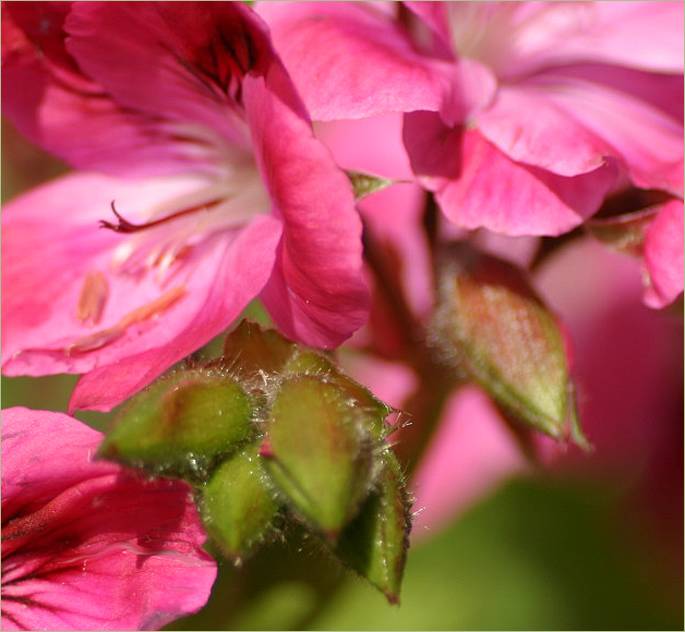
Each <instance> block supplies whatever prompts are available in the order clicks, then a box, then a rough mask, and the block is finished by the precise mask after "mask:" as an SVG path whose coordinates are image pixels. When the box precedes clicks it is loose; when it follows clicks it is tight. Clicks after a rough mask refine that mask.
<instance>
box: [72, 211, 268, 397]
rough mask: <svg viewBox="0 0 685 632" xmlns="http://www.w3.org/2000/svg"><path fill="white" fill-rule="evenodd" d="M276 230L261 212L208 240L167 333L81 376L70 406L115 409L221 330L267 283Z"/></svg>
mask: <svg viewBox="0 0 685 632" xmlns="http://www.w3.org/2000/svg"><path fill="white" fill-rule="evenodd" d="M280 235H281V224H280V222H279V221H278V220H276V219H274V218H273V217H260V218H257V219H255V220H253V221H252V223H250V224H249V225H248V226H246V227H245V228H244V229H243V230H241V231H240V233H239V234H238V235H237V236H236V237H235V239H234V240H233V241H232V242H229V243H226V240H225V237H224V236H222V235H219V236H217V237H218V238H217V239H216V240H214V242H213V243H208V244H206V245H205V248H206V249H207V250H206V252H205V254H204V260H203V261H202V262H201V264H202V265H201V266H200V267H199V268H198V277H199V280H198V281H199V282H201V285H200V283H198V286H194V287H193V289H192V292H193V294H192V298H193V302H192V309H187V310H185V312H184V313H183V314H182V315H179V317H178V318H177V319H174V320H172V319H171V318H170V317H171V313H170V314H169V316H168V317H165V322H164V326H165V329H166V332H165V335H164V337H163V338H162V336H160V338H161V340H159V343H160V344H157V345H156V346H153V347H151V348H147V349H144V348H142V345H141V351H140V352H138V353H130V352H129V353H127V354H126V355H125V356H123V357H121V358H119V359H116V360H114V361H110V363H108V364H106V365H104V366H99V367H97V368H95V369H94V370H92V371H90V372H89V373H87V374H86V375H84V376H83V377H82V378H81V379H80V380H79V382H78V383H77V385H76V388H75V389H74V392H73V393H72V396H71V400H70V401H69V409H70V410H75V409H90V410H109V409H111V408H113V407H114V406H116V405H117V404H119V403H121V402H122V401H123V400H125V399H127V398H128V397H131V396H132V395H133V394H134V393H136V392H137V391H139V390H140V389H142V388H143V387H145V386H147V385H148V384H150V382H152V381H153V380H154V379H155V378H156V377H158V376H159V375H160V374H161V373H163V372H164V371H165V370H166V369H168V368H169V367H170V366H171V365H173V364H175V363H176V362H178V361H180V360H182V359H183V358H185V357H186V356H187V355H189V354H190V353H192V352H193V351H196V350H197V349H199V348H200V347H201V346H203V345H204V344H206V343H207V342H209V341H210V340H211V339H212V338H213V337H214V336H216V335H218V334H219V333H221V332H222V331H223V330H225V329H226V328H227V327H228V326H229V325H230V324H231V322H232V321H233V320H234V319H235V318H236V317H237V316H238V314H240V312H241V311H243V309H245V307H246V306H247V304H248V303H249V302H250V301H251V300H252V299H253V298H254V297H255V296H256V295H257V294H258V293H259V291H260V290H261V288H262V287H263V286H264V284H265V283H266V281H267V279H268V277H269V274H270V273H271V270H272V268H273V265H274V254H275V253H276V251H277V244H278V240H279V238H280ZM222 237H223V239H222ZM189 298H191V297H189ZM169 333H171V335H169ZM154 342H155V341H154V339H152V340H151V343H152V344H154Z"/></svg>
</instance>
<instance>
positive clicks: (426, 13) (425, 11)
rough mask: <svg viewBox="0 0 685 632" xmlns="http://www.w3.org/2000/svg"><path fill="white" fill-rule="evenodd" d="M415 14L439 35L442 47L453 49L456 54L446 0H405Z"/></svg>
mask: <svg viewBox="0 0 685 632" xmlns="http://www.w3.org/2000/svg"><path fill="white" fill-rule="evenodd" d="M403 4H404V5H405V6H406V7H407V8H409V9H410V10H411V11H412V12H413V13H414V14H416V15H417V16H418V17H419V18H420V19H421V20H422V21H423V22H424V23H425V24H426V25H427V26H428V27H429V28H430V29H431V31H432V32H433V33H434V34H435V35H437V36H438V38H439V41H440V43H441V44H442V49H443V50H444V51H448V50H449V51H451V52H452V54H453V55H454V50H453V46H452V36H451V34H450V25H449V21H448V17H447V10H446V9H447V3H445V2H424V1H421V2H404V3H403Z"/></svg>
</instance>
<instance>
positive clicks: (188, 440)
mask: <svg viewBox="0 0 685 632" xmlns="http://www.w3.org/2000/svg"><path fill="white" fill-rule="evenodd" d="M391 412H392V410H391V408H389V407H388V406H387V405H385V404H384V403H383V402H381V401H379V400H378V399H376V397H374V396H373V395H372V394H371V393H370V392H369V391H368V390H367V389H366V388H364V387H363V386H362V385H360V384H358V383H357V382H355V381H354V380H352V379H351V378H350V377H348V376H347V375H345V374H344V373H343V372H342V371H340V369H338V368H337V367H336V366H335V364H334V363H333V361H332V360H331V359H330V358H329V357H327V356H325V355H323V354H321V353H319V352H317V351H314V350H312V349H309V348H306V347H302V346H299V345H296V344H294V343H292V342H290V341H288V340H286V339H285V338H283V337H282V336H281V335H280V334H278V333H277V332H276V331H273V330H263V329H262V328H261V327H259V326H258V325H256V324H254V323H250V322H248V321H243V322H242V323H241V324H240V325H239V326H238V327H237V328H236V329H235V330H234V331H233V332H232V333H231V334H229V336H228V337H227V339H226V342H225V346H224V354H223V356H222V357H221V358H219V359H217V360H213V361H211V362H209V363H208V364H206V365H204V366H201V367H192V368H184V369H179V370H177V371H176V372H174V373H171V374H169V375H167V376H165V377H163V378H161V379H160V380H158V381H157V382H156V383H154V384H153V385H152V386H150V387H149V388H147V389H146V390H145V391H143V392H141V393H140V394H138V395H137V396H136V397H134V398H133V399H131V400H130V401H129V402H128V403H127V404H126V406H125V407H123V408H122V410H121V411H120V412H119V414H118V415H117V417H116V419H115V422H114V424H113V427H112V428H111V430H110V432H109V433H108V434H107V436H106V438H105V440H104V441H103V443H102V445H101V446H100V449H99V456H100V457H102V458H105V459H110V460H115V461H117V462H119V463H123V464H125V465H127V466H130V467H136V468H139V469H143V470H144V471H146V472H148V473H150V474H152V475H155V476H159V475H162V476H171V477H178V478H183V479H185V480H187V481H188V482H190V483H191V484H192V485H193V486H194V489H195V498H196V504H197V506H198V509H199V512H200V514H201V516H202V519H203V521H204V524H205V527H206V529H207V532H208V534H209V535H210V537H211V539H212V541H213V543H214V544H215V545H216V547H217V548H218V549H219V550H220V551H221V552H222V553H223V554H224V555H226V556H227V557H229V558H231V559H233V560H234V561H236V562H239V561H240V560H242V559H243V558H244V557H245V556H247V555H249V554H250V553H251V552H253V551H254V550H255V549H256V548H257V547H258V546H259V545H260V544H261V543H263V542H264V541H266V540H268V539H269V538H270V537H273V536H274V535H275V534H276V533H278V532H279V531H280V530H281V527H282V526H283V525H284V523H286V522H288V521H292V520H294V521H297V522H298V523H299V524H302V525H304V526H305V528H307V529H308V530H310V531H311V532H312V533H314V534H316V535H317V536H319V537H320V538H321V539H322V540H323V541H324V542H325V543H326V544H327V546H328V547H329V548H330V550H331V551H333V552H334V554H335V555H336V556H337V557H338V558H339V559H340V560H341V561H342V562H343V563H345V564H347V565H348V566H350V567H352V568H353V569H354V570H356V571H357V572H359V573H360V574H361V575H363V576H365V577H366V578H367V579H368V580H369V581H370V582H371V583H372V584H374V585H375V586H377V587H378V588H379V589H380V590H381V591H382V592H383V593H384V594H385V595H386V596H387V598H388V600H389V601H391V602H396V601H397V599H398V594H399V589H400V582H401V578H402V572H403V569H404V562H405V558H406V551H407V547H408V534H409V530H410V513H409V501H408V497H407V492H406V486H405V482H404V477H403V474H402V471H401V468H400V466H399V464H398V462H397V460H396V458H395V456H394V454H393V453H392V450H391V449H390V446H389V444H388V443H387V441H386V438H387V435H388V433H389V431H390V430H391V426H390V425H388V424H386V421H385V420H386V417H387V416H388V415H389V414H390V413H391Z"/></svg>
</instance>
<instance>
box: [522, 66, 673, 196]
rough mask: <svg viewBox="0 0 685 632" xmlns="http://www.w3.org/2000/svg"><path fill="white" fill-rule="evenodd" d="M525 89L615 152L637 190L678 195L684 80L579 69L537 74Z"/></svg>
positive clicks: (599, 69)
mask: <svg viewBox="0 0 685 632" xmlns="http://www.w3.org/2000/svg"><path fill="white" fill-rule="evenodd" d="M526 89H527V90H529V92H530V94H531V96H535V95H537V96H538V98H540V97H543V96H544V97H545V98H546V99H548V100H551V101H552V102H554V103H555V104H557V106H558V107H560V108H562V109H563V110H564V111H565V112H567V113H568V115H569V116H571V117H573V118H574V119H575V120H578V121H580V122H581V123H582V124H583V125H584V126H585V127H586V128H587V129H588V130H591V131H592V132H593V133H594V134H595V135H596V136H598V137H599V138H601V139H603V140H604V141H605V142H606V143H608V144H609V145H610V146H611V147H613V149H614V151H613V153H614V154H617V155H618V156H619V157H620V158H621V159H622V161H623V162H625V164H626V166H627V168H628V172H629V175H630V177H631V179H632V181H633V183H634V184H635V185H637V186H639V187H642V188H661V189H666V190H668V191H671V192H673V193H675V194H682V190H683V173H682V160H683V122H682V115H680V116H678V113H679V110H680V108H681V107H682V101H683V83H682V77H680V78H672V77H663V78H661V79H660V80H659V79H657V78H655V77H654V76H650V75H647V74H642V73H634V72H633V73H630V72H626V71H618V72H614V71H613V70H612V69H609V68H606V67H598V66H580V67H569V68H563V69H554V70H553V71H549V72H547V73H541V74H539V75H538V76H536V77H535V78H534V79H531V80H529V81H528V82H526ZM674 103H675V104H676V105H675V106H674V105H673V104H674ZM677 104H680V106H678V105H677ZM674 108H677V109H674Z"/></svg>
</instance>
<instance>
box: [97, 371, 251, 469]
mask: <svg viewBox="0 0 685 632" xmlns="http://www.w3.org/2000/svg"><path fill="white" fill-rule="evenodd" d="M252 415H253V407H252V402H251V400H250V397H249V396H248V395H247V394H246V393H245V391H244V390H243V389H242V388H241V386H240V385H239V384H237V383H236V382H235V381H233V380H231V379H230V378H226V377H224V376H221V375H219V374H217V373H216V372H215V371H213V370H208V369H190V370H181V371H178V372H176V373H174V374H172V375H170V376H168V377H165V378H162V379H161V380H159V381H157V382H155V383H154V384H153V385H152V386H150V387H148V388H147V389H145V390H144V391H142V392H141V393H139V394H138V395H136V396H135V397H133V398H132V399H131V400H129V401H128V403H127V404H126V405H125V406H124V407H123V408H122V410H121V411H120V412H119V414H118V415H117V416H116V418H115V420H114V426H113V428H112V430H111V431H110V432H109V433H108V434H107V436H106V438H105V440H104V441H103V443H102V445H101V446H100V450H99V456H101V457H103V458H106V459H110V460H115V461H118V462H120V463H123V464H125V465H130V466H133V467H138V468H142V469H145V470H147V471H149V472H152V473H154V474H162V475H171V476H179V477H183V478H189V479H191V480H198V479H200V480H202V479H204V478H205V477H206V476H207V473H208V468H210V467H211V466H212V464H213V463H214V462H215V460H216V459H217V458H218V457H222V456H225V455H227V454H230V453H231V452H233V451H235V450H236V449H237V448H238V447H240V446H241V445H242V443H243V442H245V441H246V440H247V439H249V438H250V437H251V436H252V435H253V434H254V426H253V423H252Z"/></svg>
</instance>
